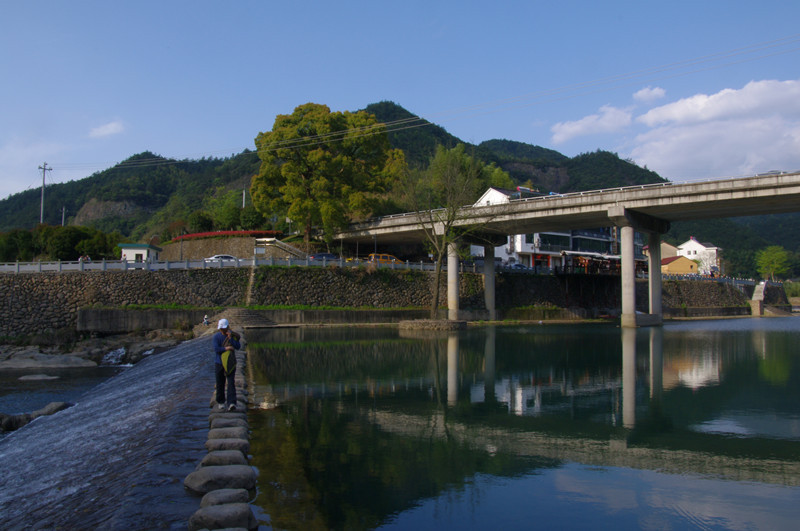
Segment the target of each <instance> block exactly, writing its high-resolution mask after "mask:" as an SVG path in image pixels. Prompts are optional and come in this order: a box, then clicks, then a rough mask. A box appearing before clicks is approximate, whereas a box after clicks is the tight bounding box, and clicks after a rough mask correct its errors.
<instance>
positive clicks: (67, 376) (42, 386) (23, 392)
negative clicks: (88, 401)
mask: <svg viewBox="0 0 800 531" xmlns="http://www.w3.org/2000/svg"><path fill="white" fill-rule="evenodd" d="M123 370H125V368H123V367H119V366H105V367H89V368H85V367H81V368H71V369H24V370H23V369H16V370H5V371H2V372H0V413H5V414H7V415H16V414H18V413H30V412H32V411H36V410H37V409H41V408H43V407H44V406H46V405H47V404H49V403H50V402H72V403H75V402H78V401H79V400H80V398H81V397H82V396H83V395H84V394H85V393H87V392H88V391H90V390H91V389H92V388H94V387H95V386H97V385H99V384H101V383H103V382H104V381H106V380H108V379H109V378H111V377H112V376H114V375H115V374H118V373H120V372H122V371H123ZM33 375H46V376H48V377H55V378H53V379H48V380H24V379H23V380H21V379H20V378H24V377H26V376H28V377H29V376H33Z"/></svg>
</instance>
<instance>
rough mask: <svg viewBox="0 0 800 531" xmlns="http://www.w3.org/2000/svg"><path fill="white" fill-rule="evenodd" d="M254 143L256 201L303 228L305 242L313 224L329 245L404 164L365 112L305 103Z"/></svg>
mask: <svg viewBox="0 0 800 531" xmlns="http://www.w3.org/2000/svg"><path fill="white" fill-rule="evenodd" d="M255 142H256V146H257V148H258V156H259V157H260V159H261V167H260V169H259V172H258V175H256V176H254V177H253V179H252V181H251V185H250V191H251V194H252V197H253V204H254V205H255V206H256V208H257V209H258V210H259V211H261V212H262V213H263V214H265V215H266V216H273V215H283V216H288V217H289V218H290V219H292V220H293V221H294V222H295V223H297V224H298V225H299V226H302V227H303V231H304V235H305V236H304V239H305V241H306V243H308V242H309V241H310V239H311V235H312V230H313V229H314V227H321V229H322V234H323V237H324V238H325V240H326V241H328V242H330V241H331V240H332V238H333V234H334V231H335V230H336V229H338V228H342V227H344V226H345V225H346V224H347V223H348V222H350V221H352V220H356V219H361V218H366V217H369V216H370V215H371V213H372V211H373V207H374V206H375V205H376V203H379V202H380V201H381V198H380V196H381V194H383V193H384V192H386V190H387V189H388V188H389V186H390V185H391V183H392V181H393V180H394V179H396V178H397V177H398V176H399V175H400V173H401V172H402V170H403V169H404V167H405V157H404V155H403V152H402V151H400V150H394V149H391V147H390V146H389V141H388V139H387V137H386V131H385V126H384V125H383V124H381V123H379V122H378V121H377V119H376V118H375V116H373V115H371V114H369V113H367V112H365V111H358V112H355V113H353V112H331V110H330V109H329V108H328V107H327V106H326V105H320V104H316V103H306V104H305V105H300V106H299V107H297V108H296V109H295V110H294V112H293V113H292V114H290V115H284V114H282V115H278V116H277V117H276V118H275V123H274V124H273V126H272V130H271V131H267V132H263V133H259V135H258V136H257V137H256V139H255Z"/></svg>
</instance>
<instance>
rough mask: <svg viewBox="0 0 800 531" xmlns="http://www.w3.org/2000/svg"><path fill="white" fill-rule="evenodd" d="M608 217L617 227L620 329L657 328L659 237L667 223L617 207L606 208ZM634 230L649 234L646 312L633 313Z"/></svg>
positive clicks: (659, 321) (659, 318)
mask: <svg viewBox="0 0 800 531" xmlns="http://www.w3.org/2000/svg"><path fill="white" fill-rule="evenodd" d="M608 217H609V218H610V219H611V221H612V222H613V223H614V224H615V225H617V226H618V227H620V245H621V253H620V254H621V255H622V260H621V266H622V267H621V271H620V273H621V276H622V315H621V316H620V325H621V326H622V327H623V328H635V327H637V326H657V325H660V324H662V322H663V313H662V308H661V236H660V235H661V234H663V233H665V232H667V231H668V230H669V222H667V221H664V220H661V219H658V218H654V217H651V216H646V215H644V214H641V213H638V212H634V211H631V210H628V209H626V208H625V207H623V206H620V205H617V206H613V207H611V208H609V209H608ZM636 230H639V231H640V232H647V233H648V234H649V238H648V245H649V249H650V252H649V255H650V258H649V263H648V271H649V274H648V277H649V281H648V295H649V298H650V301H649V305H648V306H649V313H647V314H638V315H637V313H636V262H635V260H634V233H635V231H636Z"/></svg>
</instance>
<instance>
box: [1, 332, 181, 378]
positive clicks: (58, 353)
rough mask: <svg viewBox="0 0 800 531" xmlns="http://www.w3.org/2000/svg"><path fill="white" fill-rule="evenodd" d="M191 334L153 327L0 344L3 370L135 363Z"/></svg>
mask: <svg viewBox="0 0 800 531" xmlns="http://www.w3.org/2000/svg"><path fill="white" fill-rule="evenodd" d="M192 337H193V336H192V333H191V332H185V331H180V330H151V331H149V332H146V333H131V334H114V335H108V336H102V337H101V336H97V337H89V338H86V339H81V340H79V341H76V342H75V343H73V344H70V345H55V346H44V345H0V371H2V370H6V369H62V368H70V367H94V366H97V365H100V364H103V363H106V364H133V363H136V362H138V361H140V360H141V359H142V358H143V357H144V356H146V355H148V354H153V353H157V352H160V351H163V350H166V349H168V348H170V347H173V346H175V345H177V344H178V343H180V342H182V341H185V340H187V339H191V338H192Z"/></svg>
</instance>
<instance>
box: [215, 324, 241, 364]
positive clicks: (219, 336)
mask: <svg viewBox="0 0 800 531" xmlns="http://www.w3.org/2000/svg"><path fill="white" fill-rule="evenodd" d="M226 337H227V336H226V335H225V334H223V333H222V332H220V331H217V332H216V333H215V334H214V337H212V338H211V343H212V344H213V346H214V363H216V364H217V365H222V358H220V354H222V353H223V352H225V347H224V346H223V344H224V343H225V339H226ZM231 345H233V347H234V348H235V349H237V350H239V349H240V348H242V346H241V345H240V344H239V341H238V340H236V339H234V338H231Z"/></svg>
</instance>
